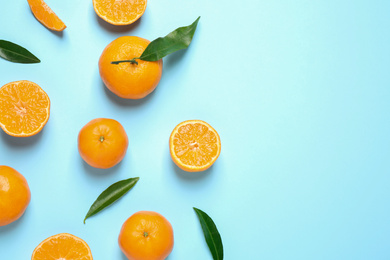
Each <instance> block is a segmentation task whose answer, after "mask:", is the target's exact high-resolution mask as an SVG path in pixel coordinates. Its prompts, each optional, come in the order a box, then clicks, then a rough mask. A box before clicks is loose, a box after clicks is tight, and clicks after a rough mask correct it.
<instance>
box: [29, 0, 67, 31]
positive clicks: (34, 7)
mask: <svg viewBox="0 0 390 260" xmlns="http://www.w3.org/2000/svg"><path fill="white" fill-rule="evenodd" d="M27 1H28V4H29V5H30V8H31V12H32V13H33V14H34V16H35V18H37V20H38V21H39V22H41V23H42V24H43V25H44V26H45V27H46V28H48V29H50V30H53V31H63V30H64V29H65V28H66V25H65V24H64V22H63V21H61V19H60V18H59V17H58V16H57V15H56V14H55V13H54V12H53V11H52V10H51V8H50V7H49V6H48V5H47V4H46V3H45V2H44V1H43V0H27Z"/></svg>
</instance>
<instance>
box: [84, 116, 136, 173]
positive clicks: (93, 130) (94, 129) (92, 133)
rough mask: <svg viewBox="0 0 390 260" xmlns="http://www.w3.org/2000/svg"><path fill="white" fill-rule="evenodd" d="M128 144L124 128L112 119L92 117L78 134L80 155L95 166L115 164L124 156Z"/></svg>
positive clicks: (107, 166)
mask: <svg viewBox="0 0 390 260" xmlns="http://www.w3.org/2000/svg"><path fill="white" fill-rule="evenodd" d="M128 146H129V140H128V138H127V134H126V132H125V129H124V128H123V126H122V125H121V124H120V123H119V122H118V121H116V120H114V119H107V118H96V119H93V120H92V121H90V122H89V123H88V124H86V125H85V126H84V127H83V128H82V129H81V130H80V133H79V136H78V149H79V153H80V155H81V157H82V158H83V160H84V161H85V162H86V163H88V164H89V165H90V166H92V167H95V168H100V169H107V168H111V167H113V166H115V165H116V164H118V163H119V162H120V161H122V159H123V158H124V157H125V155H126V151H127V147H128Z"/></svg>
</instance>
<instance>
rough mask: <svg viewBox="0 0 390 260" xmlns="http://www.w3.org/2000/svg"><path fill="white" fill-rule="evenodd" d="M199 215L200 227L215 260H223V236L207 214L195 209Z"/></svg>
mask: <svg viewBox="0 0 390 260" xmlns="http://www.w3.org/2000/svg"><path fill="white" fill-rule="evenodd" d="M194 210H195V212H196V214H197V215H198V218H199V222H200V225H201V226H202V230H203V234H204V237H205V239H206V243H207V245H208V247H209V249H210V252H211V254H212V255H213V259H214V260H222V259H223V245H222V239H221V235H220V234H219V232H218V229H217V226H215V223H214V221H213V220H212V219H211V218H210V217H209V215H207V214H206V213H205V212H203V211H201V210H200V209H197V208H194Z"/></svg>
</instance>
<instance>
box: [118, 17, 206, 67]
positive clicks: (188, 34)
mask: <svg viewBox="0 0 390 260" xmlns="http://www.w3.org/2000/svg"><path fill="white" fill-rule="evenodd" d="M199 19H200V16H199V17H198V18H197V19H196V20H195V22H193V23H192V24H191V25H189V26H184V27H180V28H177V29H176V30H174V31H173V32H171V33H169V34H168V35H167V36H165V37H159V38H157V39H155V40H154V41H152V42H151V43H149V45H148V46H147V47H146V49H145V50H144V52H143V53H142V54H141V56H140V57H135V58H133V59H131V60H120V61H112V62H111V63H112V64H119V63H122V62H130V63H132V64H137V65H138V62H137V61H136V59H139V60H144V61H158V60H160V59H162V58H164V57H165V56H167V55H168V54H171V53H173V52H175V51H178V50H182V49H186V48H187V47H188V46H189V45H190V43H191V41H192V38H193V37H194V33H195V30H196V27H197V26H198V22H199Z"/></svg>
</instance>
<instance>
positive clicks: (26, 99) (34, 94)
mask: <svg viewBox="0 0 390 260" xmlns="http://www.w3.org/2000/svg"><path fill="white" fill-rule="evenodd" d="M49 117H50V99H49V96H48V95H47V94H46V92H45V91H43V89H42V88H41V87H40V86H38V84H36V83H34V82H31V81H27V80H22V81H15V82H11V83H8V84H6V85H4V86H3V87H1V88H0V127H1V128H2V129H3V130H4V132H6V133H7V134H9V135H11V136H16V137H28V136H33V135H35V134H37V133H39V132H40V131H41V130H42V129H43V127H44V126H45V125H46V123H47V121H48V120H49Z"/></svg>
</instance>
